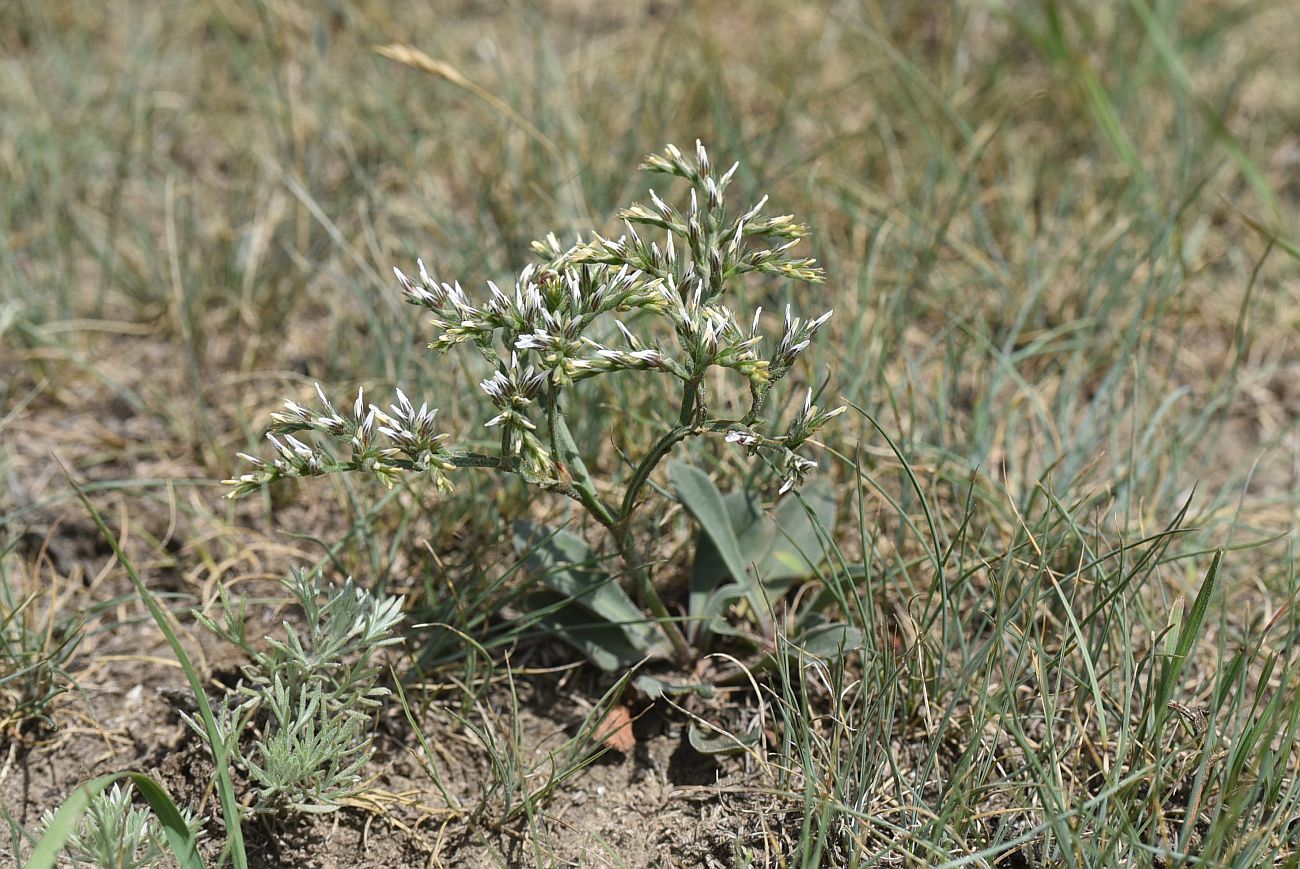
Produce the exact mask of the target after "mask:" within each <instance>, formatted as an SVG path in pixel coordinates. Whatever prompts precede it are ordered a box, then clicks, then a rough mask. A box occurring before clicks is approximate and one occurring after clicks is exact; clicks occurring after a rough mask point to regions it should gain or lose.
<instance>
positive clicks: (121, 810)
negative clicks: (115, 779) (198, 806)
mask: <svg viewBox="0 0 1300 869" xmlns="http://www.w3.org/2000/svg"><path fill="white" fill-rule="evenodd" d="M181 817H182V819H183V820H184V821H185V825H186V826H187V827H189V830H190V833H191V835H195V836H198V835H199V831H200V829H201V828H202V826H203V822H204V821H205V820H206V818H196V817H195V816H194V814H193V812H191V811H190V810H189V809H181ZM53 820H54V812H53V811H47V812H45V814H43V815H42V816H41V822H42V824H43V825H44V826H45V827H46V828H47V829H48V828H49V826H50V824H51V822H53ZM169 854H170V849H169V848H168V847H167V842H166V840H165V838H164V836H163V831H162V827H161V826H160V825H159V823H158V820H157V819H156V818H155V817H154V814H153V812H151V811H150V810H149V809H146V808H143V807H140V806H135V805H132V803H131V789H130V788H129V787H128V788H125V789H124V788H123V787H122V786H121V785H119V784H115V785H113V786H112V787H111V788H110V789H108V790H106V791H101V792H99V793H98V794H96V795H95V796H94V797H93V798H91V800H90V804H89V805H87V806H86V813H85V815H83V816H82V818H81V822H80V823H79V824H78V826H77V829H76V830H75V831H74V832H73V833H72V835H71V836H69V837H68V841H67V843H66V844H65V845H64V846H63V856H65V857H66V858H68V860H70V861H71V862H72V865H74V866H92V867H95V869H152V867H155V866H165V865H171V863H170V862H169V859H168V855H169Z"/></svg>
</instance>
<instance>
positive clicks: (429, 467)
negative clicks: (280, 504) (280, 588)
mask: <svg viewBox="0 0 1300 869" xmlns="http://www.w3.org/2000/svg"><path fill="white" fill-rule="evenodd" d="M316 394H317V396H318V397H319V398H320V403H321V406H320V407H319V408H318V409H311V408H308V407H304V406H303V405H301V404H299V403H298V402H296V401H286V402H285V403H284V410H282V411H280V412H278V413H273V414H271V423H272V425H271V428H270V430H269V431H268V432H267V435H266V437H267V439H268V440H269V441H270V442H271V444H272V446H273V447H274V448H275V456H273V457H272V458H270V459H260V458H257V457H256V456H250V455H248V454H247V453H240V454H239V457H240V458H242V459H243V460H244V461H246V462H248V463H249V464H251V465H252V466H253V470H252V471H251V472H249V473H245V474H241V475H240V476H238V477H236V478H234V479H231V480H225V481H224V482H225V483H226V484H227V485H229V486H233V487H234V488H233V490H232V491H231V493H230V497H232V498H238V497H241V496H243V495H246V494H249V493H251V492H254V491H257V490H258V489H260V488H262V487H263V486H266V485H268V484H270V483H275V482H278V481H279V480H283V479H287V478H292V477H315V476H320V475H322V474H329V473H336V472H339V471H369V472H372V473H375V474H377V475H379V476H380V477H381V478H382V479H384V480H385V482H387V483H389V484H391V483H392V482H393V481H394V480H395V479H396V475H397V473H398V472H400V471H426V472H429V473H431V474H432V475H433V478H434V481H435V483H436V484H437V486H438V487H439V488H440V489H446V488H448V487H449V486H450V483H449V482H448V481H447V478H446V476H445V474H444V472H445V471H448V470H451V468H452V467H453V465H452V463H451V462H450V461H449V458H448V452H447V450H446V448H445V447H444V446H443V441H445V440H446V437H447V436H446V435H445V434H438V433H437V432H436V431H434V427H433V423H434V417H435V416H436V415H437V413H438V411H437V410H430V409H429V406H428V405H427V404H421V405H420V409H419V410H416V409H415V406H414V405H412V404H411V401H410V399H408V398H407V397H406V395H405V393H403V392H402V391H401V390H400V389H399V390H397V402H396V403H395V404H392V405H389V408H388V412H385V411H383V410H380V409H379V408H378V407H376V406H375V405H373V404H367V403H366V400H365V391H364V390H361V389H358V390H357V397H356V401H354V402H353V404H352V412H351V413H350V414H348V413H341V412H339V410H338V409H337V408H335V406H334V405H333V403H331V402H330V400H329V399H328V398H326V397H325V393H324V391H323V390H322V389H321V388H320V384H319V383H318V384H316ZM304 431H314V432H318V433H320V434H323V435H327V436H329V437H330V438H332V439H334V440H335V441H338V442H340V443H344V444H346V445H347V446H348V447H349V448H350V451H351V455H350V457H349V458H348V459H338V458H336V457H334V456H332V455H330V454H328V453H326V452H325V451H323V450H321V449H320V448H318V447H314V446H309V445H308V444H306V443H304V442H303V441H301V440H299V439H298V438H296V437H294V434H296V433H299V432H304Z"/></svg>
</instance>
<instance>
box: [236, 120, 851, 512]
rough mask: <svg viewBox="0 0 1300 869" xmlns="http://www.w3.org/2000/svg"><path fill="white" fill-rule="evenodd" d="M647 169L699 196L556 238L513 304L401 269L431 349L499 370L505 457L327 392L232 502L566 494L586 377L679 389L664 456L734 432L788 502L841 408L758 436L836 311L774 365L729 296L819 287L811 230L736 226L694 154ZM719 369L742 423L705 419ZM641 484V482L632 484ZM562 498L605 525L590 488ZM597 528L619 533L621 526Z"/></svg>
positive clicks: (714, 179)
mask: <svg viewBox="0 0 1300 869" xmlns="http://www.w3.org/2000/svg"><path fill="white" fill-rule="evenodd" d="M644 168H646V169H649V170H651V171H654V172H658V173H663V174H667V175H670V176H674V177H677V178H682V179H685V180H686V181H688V182H689V183H690V191H689V204H688V205H687V207H686V208H685V210H680V209H678V208H677V207H675V206H674V205H672V204H670V203H669V202H667V201H665V199H664V198H662V197H660V196H659V195H658V194H657V193H656V192H655V191H653V190H651V191H650V194H649V204H648V205H645V204H639V203H638V204H633V205H632V206H631V207H629V208H627V209H625V210H624V211H623V212H622V213H621V214H620V218H621V220H622V224H623V227H624V229H625V232H624V233H623V234H621V235H619V236H618V237H617V238H608V237H605V236H603V235H601V234H599V233H592V234H591V235H590V237H589V238H587V239H586V240H584V239H582V238H579V239H577V240H576V241H575V243H574V244H573V245H571V246H570V247H568V248H565V247H564V246H563V245H561V244H560V242H559V240H558V239H556V237H555V236H554V235H548V236H547V237H546V238H545V239H544V240H542V241H539V242H535V243H534V246H533V247H534V250H535V251H536V253H537V254H538V256H539V258H540V261H539V262H537V263H534V264H531V265H529V266H527V267H526V268H524V269H523V271H521V272H520V274H519V276H518V278H517V279H516V280H515V282H514V286H513V288H512V289H509V290H504V289H502V288H501V287H499V286H498V285H497V284H495V283H492V282H490V281H489V282H488V284H487V288H486V293H485V294H483V297H481V298H474V297H472V296H471V294H469V293H466V292H465V290H464V289H463V288H462V287H461V285H460V284H459V283H446V282H442V281H439V280H437V279H436V278H435V277H434V276H433V275H431V274H430V272H429V270H428V269H427V268H426V267H425V265H424V263H423V262H420V263H419V270H418V276H417V277H414V278H413V277H410V276H408V275H406V274H404V273H403V272H401V271H400V270H396V269H395V270H394V271H395V273H396V276H397V282H398V289H399V292H400V294H401V295H402V297H403V298H404V299H405V300H406V301H407V302H409V303H411V304H413V305H418V306H420V307H422V308H424V309H426V310H427V311H429V312H430V313H431V314H432V319H431V321H430V322H431V324H432V325H433V327H434V329H435V330H436V335H435V337H434V339H433V341H432V343H431V344H430V347H431V348H434V349H437V350H440V351H447V350H449V349H451V348H453V347H456V346H459V345H470V346H472V347H474V348H475V349H476V350H477V351H478V352H479V354H480V355H481V356H483V357H484V358H485V359H486V360H487V361H488V363H489V364H490V365H491V368H492V373H491V374H490V376H488V377H487V378H486V379H484V380H483V381H482V382H481V384H480V385H481V387H482V389H483V392H484V393H485V394H486V395H487V397H488V399H489V400H490V401H491V404H492V406H493V408H494V409H495V413H494V414H493V415H492V416H491V418H490V419H488V420H487V422H486V425H487V426H489V427H493V428H498V429H499V430H500V433H501V452H500V455H498V456H481V455H472V454H468V453H463V452H457V451H451V450H448V449H447V448H446V447H445V446H444V444H443V441H444V436H443V435H440V434H437V433H435V431H434V429H433V420H434V412H433V411H429V410H428V409H427V408H426V407H424V406H422V407H421V408H420V409H419V410H418V411H417V410H415V409H414V407H413V405H412V404H411V402H410V401H409V400H408V399H407V398H406V396H405V395H403V394H402V393H401V392H400V391H399V392H398V400H397V402H396V403H395V404H393V405H392V406H391V407H390V409H389V411H381V410H379V409H378V408H377V407H375V406H374V405H366V403H365V402H364V400H363V397H362V395H361V394H360V393H358V396H357V400H356V402H355V404H354V406H353V412H352V414H351V415H348V414H344V413H340V412H338V411H337V410H336V409H335V408H334V406H333V405H331V404H330V402H329V401H328V400H327V399H326V398H325V396H324V394H323V393H320V391H319V389H318V393H319V397H320V402H321V407H320V408H319V409H309V408H306V407H303V406H302V405H299V404H297V403H295V402H287V403H286V405H285V409H284V410H283V411H281V412H280V413H277V414H275V415H274V416H273V417H272V419H273V422H274V425H273V426H272V429H271V433H270V435H269V436H270V438H271V441H272V444H273V446H274V448H275V452H276V456H275V457H273V458H271V459H269V460H260V459H255V458H250V457H246V458H248V460H249V461H250V462H252V464H253V471H252V472H251V473H247V474H244V475H242V476H240V477H238V478H237V479H235V480H231V481H228V482H230V483H231V484H232V485H234V486H235V491H234V493H233V494H234V495H242V494H246V493H248V492H250V491H252V490H254V489H256V488H257V487H258V486H260V485H263V484H265V483H269V482H273V481H275V480H277V479H280V478H284V477H296V476H311V475H316V474H321V473H328V472H331V471H339V470H368V471H373V472H376V473H378V474H379V475H380V476H381V477H382V478H384V479H385V481H387V482H390V483H391V482H392V479H393V475H394V474H395V473H396V472H397V471H400V470H415V471H426V472H431V473H432V474H433V475H434V477H435V479H436V480H437V481H438V483H439V485H440V486H445V485H447V481H446V477H445V475H444V472H445V471H447V470H449V469H450V468H452V467H456V466H462V467H463V466H478V467H494V468H497V469H500V470H505V471H508V472H513V473H519V474H521V475H524V476H526V477H527V478H529V479H531V480H532V481H533V482H539V483H542V484H543V485H545V486H547V487H549V488H553V489H555V490H566V487H567V485H568V483H567V480H568V478H567V476H566V474H567V473H570V472H572V471H573V468H571V467H570V466H571V465H572V464H573V463H574V459H575V458H576V457H577V452H576V447H574V448H572V449H569V448H565V449H563V450H561V446H563V445H564V444H567V443H569V441H570V438H569V436H568V433H567V426H566V424H565V422H564V413H565V407H564V406H563V404H562V401H561V396H562V394H563V393H564V392H565V391H566V390H568V389H570V388H571V387H573V386H574V384H576V383H578V382H580V381H583V380H586V379H588V378H592V377H597V376H601V375H607V374H612V373H616V372H626V371H647V372H655V373H657V374H659V375H661V376H664V377H667V378H669V379H670V380H672V381H676V382H677V384H678V390H679V391H680V393H681V396H682V401H681V404H680V412H679V415H678V419H677V420H676V423H677V425H676V428H674V429H673V431H672V432H670V433H669V435H666V437H668V438H669V440H668V441H667V443H668V446H669V447H671V444H672V443H675V442H676V441H677V440H680V439H681V438H682V437H685V436H687V435H689V434H702V433H705V432H728V435H727V439H728V440H731V441H733V442H736V443H740V444H742V445H744V446H745V447H746V448H748V449H750V450H752V451H757V452H761V453H764V454H767V455H768V458H769V460H770V461H771V463H772V464H773V466H774V467H776V468H777V469H778V471H779V472H780V474H781V476H782V481H783V491H784V490H788V489H789V488H791V487H792V486H795V485H798V483H799V482H800V481H801V480H802V479H803V475H804V473H805V472H806V470H807V469H808V468H809V467H810V466H811V462H809V461H808V460H807V459H803V458H800V457H799V456H797V455H796V454H795V452H794V451H795V450H796V449H798V448H799V447H800V446H801V445H802V444H804V443H805V442H806V441H807V439H808V437H809V436H810V435H812V434H813V433H814V432H815V431H816V430H817V429H818V428H820V427H821V426H822V425H825V424H826V422H827V421H829V420H830V419H832V418H833V417H834V416H835V415H837V414H838V413H839V412H841V410H842V409H837V410H834V411H831V412H829V413H821V412H819V411H817V409H816V408H813V407H812V406H811V397H810V400H809V402H808V403H807V404H806V406H805V408H804V412H803V413H802V414H801V415H800V416H799V417H798V418H797V419H796V420H795V422H794V423H792V425H791V427H790V429H789V430H788V431H787V433H786V434H785V435H782V436H780V437H767V436H764V435H762V434H761V433H759V432H758V431H757V427H758V426H759V425H760V424H761V417H762V412H763V410H764V407H765V404H766V401H767V396H768V393H769V391H770V390H771V389H772V387H773V385H774V384H776V383H777V382H778V381H780V380H782V379H783V378H784V377H786V375H787V374H789V372H790V371H791V370H792V369H793V368H794V366H795V365H796V362H797V360H798V359H799V357H800V355H801V354H802V353H803V352H804V351H805V350H806V349H807V348H808V347H809V345H810V344H811V342H812V340H813V339H814V337H815V336H816V335H817V333H818V331H819V330H820V329H821V328H822V327H823V326H824V325H825V324H826V322H827V321H828V320H829V319H830V316H831V312H830V311H826V312H825V313H823V314H821V315H819V316H816V317H813V318H809V319H803V318H801V317H798V316H795V315H794V314H793V313H792V312H791V310H790V308H789V306H787V307H786V311H785V321H784V328H783V330H782V333H781V335H780V336H779V338H777V340H775V341H774V342H772V343H771V345H770V348H769V349H767V350H766V351H765V350H764V346H765V344H766V343H767V342H766V340H765V337H764V335H763V333H762V331H761V326H762V309H758V310H756V311H754V313H753V314H752V316H747V317H746V318H745V320H746V321H747V323H748V327H746V326H743V325H741V323H742V321H741V320H740V319H739V318H738V317H737V315H736V313H735V312H734V311H733V310H732V308H730V307H728V305H727V304H725V303H724V296H725V295H726V293H727V292H728V290H729V289H730V287H731V284H732V283H733V282H734V279H736V278H737V277H739V276H742V275H745V274H748V273H753V272H758V273H763V274H768V275H775V276H779V277H784V278H790V279H795V280H800V281H809V282H820V281H821V280H823V274H822V271H821V269H820V268H819V267H818V266H817V265H816V262H815V261H814V260H812V259H806V258H799V257H795V256H793V255H792V254H791V251H792V249H793V248H794V247H795V246H796V245H797V244H798V243H799V242H800V240H801V239H803V238H805V237H806V236H807V234H808V231H807V228H806V227H804V226H803V225H801V224H799V223H797V222H795V221H794V220H793V218H792V217H790V216H789V215H777V216H767V215H764V214H763V213H762V211H763V208H764V206H765V205H766V202H767V197H763V198H762V199H761V200H760V201H759V202H758V203H757V204H756V205H754V206H753V207H751V208H747V209H745V210H743V211H740V212H738V213H736V214H734V215H732V214H729V213H728V209H727V207H726V192H727V188H728V186H729V185H730V184H731V182H732V180H733V179H734V177H735V174H736V171H737V166H735V165H733V166H732V167H731V168H730V169H728V170H727V171H726V172H724V173H722V174H720V175H719V174H717V173H715V171H714V169H713V166H712V164H711V162H710V160H709V156H708V153H707V152H706V151H705V149H704V147H703V146H702V145H700V144H699V143H697V145H696V149H695V153H694V155H693V157H690V156H687V155H685V154H683V153H682V152H681V151H680V150H679V149H678V148H676V147H673V146H671V145H670V146H668V147H667V148H666V149H665V151H664V152H663V153H662V154H657V155H652V156H651V157H649V158H648V159H647V162H646V163H645V165H644ZM652 236H654V237H652ZM656 324H661V325H660V326H658V327H657V326H656ZM715 368H723V369H728V370H730V371H734V372H736V373H737V374H738V375H740V376H741V377H743V378H745V379H746V380H747V382H748V384H749V391H750V396H751V400H750V406H749V408H748V409H747V410H746V411H745V412H744V413H743V414H742V415H741V416H740V417H739V418H737V419H728V420H723V419H719V418H716V417H714V416H712V415H711V414H710V412H709V406H710V402H709V400H708V398H709V397H708V395H707V390H706V373H707V372H708V371H709V370H710V369H715ZM710 382H711V381H710ZM302 431H314V432H317V433H319V434H321V435H324V436H326V437H329V438H331V439H333V440H335V441H339V442H342V443H345V444H347V445H348V446H349V447H350V450H351V456H350V458H349V459H347V460H345V461H340V460H337V459H334V458H332V457H331V456H329V455H327V454H325V453H323V452H322V451H320V450H319V449H317V448H316V447H313V446H310V445H308V444H306V443H304V442H302V441H301V440H298V439H297V438H295V437H294V436H293V435H294V434H295V433H298V432H302ZM280 436H283V440H281V439H280ZM557 451H560V452H563V453H564V454H563V455H557V454H556V452H557ZM662 458H663V451H660V450H652V451H651V454H650V456H648V458H647V460H648V461H650V462H651V463H652V464H653V463H657V462H658V461H660V460H661V459H662ZM561 468H563V469H565V470H564V472H560V471H559V469H561ZM652 469H653V468H652V467H651V468H650V469H649V470H652ZM581 470H582V469H579V471H581ZM644 477H645V474H642V473H640V472H638V473H637V474H636V475H635V476H634V478H633V479H635V480H637V481H638V482H637V483H636V485H638V486H639V485H641V484H643V483H644ZM579 482H580V483H581V482H582V481H581V480H579ZM567 491H570V493H571V494H574V496H575V497H579V498H580V500H583V501H584V503H585V504H586V505H587V506H588V507H589V508H596V512H597V513H598V514H600V513H602V511H601V510H600V509H599V507H600V505H599V504H598V503H597V497H596V495H595V488H594V486H588V487H586V488H584V487H583V486H579V487H578V488H577V489H574V490H567ZM634 503H635V497H631V498H629V499H627V502H626V505H625V509H630V508H631V506H633V505H634ZM604 512H605V513H608V511H604ZM601 518H602V521H607V522H613V521H618V520H619V517H617V516H614V515H613V514H608V515H602V517H601Z"/></svg>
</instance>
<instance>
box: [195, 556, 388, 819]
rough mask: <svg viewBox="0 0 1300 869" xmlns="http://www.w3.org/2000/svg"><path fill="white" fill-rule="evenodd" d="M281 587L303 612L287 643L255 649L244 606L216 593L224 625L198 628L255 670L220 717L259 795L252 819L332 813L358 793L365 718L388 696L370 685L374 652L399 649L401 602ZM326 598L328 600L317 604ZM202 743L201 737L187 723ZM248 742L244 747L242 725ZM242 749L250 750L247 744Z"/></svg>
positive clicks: (362, 593)
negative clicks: (235, 650)
mask: <svg viewBox="0 0 1300 869" xmlns="http://www.w3.org/2000/svg"><path fill="white" fill-rule="evenodd" d="M282 585H283V586H284V588H285V590H287V591H288V592H289V593H290V595H291V596H292V597H293V599H294V601H295V603H297V604H298V606H299V607H300V608H301V609H302V611H303V616H304V622H305V626H306V627H305V631H303V632H299V631H298V630H297V629H295V628H294V627H293V626H292V625H291V624H289V623H288V622H285V624H284V630H285V638H284V639H283V640H276V639H271V638H268V639H267V642H268V643H269V645H270V649H269V651H262V650H260V649H257V648H254V646H253V644H252V643H250V642H249V641H248V638H247V635H246V633H245V631H246V624H247V621H246V609H247V607H246V602H245V601H244V600H243V599H242V598H241V599H240V600H239V601H238V603H236V602H235V601H233V600H231V598H230V596H229V594H228V593H227V592H226V591H225V589H222V591H221V612H222V621H220V622H218V621H216V620H215V619H213V618H211V617H209V616H206V615H204V614H202V613H198V614H196V615H197V617H198V619H199V621H200V622H201V623H202V624H203V625H204V626H205V627H207V628H208V629H209V630H212V631H213V632H214V633H216V634H217V635H218V636H220V637H221V638H223V639H225V640H226V641H227V642H230V643H232V644H234V645H235V646H237V647H239V648H240V649H242V650H243V651H244V653H245V654H246V655H247V656H248V657H249V659H250V661H251V663H250V664H249V665H247V666H245V667H244V669H243V679H242V680H241V681H240V683H239V685H238V686H237V688H236V689H235V692H234V695H233V697H232V698H231V700H232V702H228V703H227V704H225V705H224V706H222V707H221V710H220V713H219V723H220V729H221V730H222V732H223V735H224V737H225V738H226V739H227V741H228V742H229V743H230V744H229V750H230V753H231V756H233V757H234V758H235V759H236V761H237V762H238V763H239V765H240V766H242V767H243V768H244V769H245V770H246V771H247V773H248V776H249V779H250V780H251V781H252V783H253V784H254V785H255V787H256V791H255V798H254V800H253V802H252V804H251V806H250V811H251V812H252V813H254V814H259V813H275V812H281V811H298V812H308V813H321V812H330V811H333V810H335V809H337V808H338V806H339V800H341V799H343V798H344V797H347V796H351V795H352V794H354V793H356V792H357V791H358V790H359V789H360V786H361V770H362V768H363V767H364V766H365V764H366V763H367V762H368V761H369V760H370V757H371V754H372V753H373V747H372V742H371V736H370V732H369V725H370V719H371V717H372V715H373V713H374V710H375V708H376V707H378V705H379V698H381V697H383V696H384V695H386V694H387V693H388V691H387V689H385V688H382V687H379V686H377V685H376V682H377V680H378V678H379V676H380V675H381V673H382V668H381V667H380V666H379V665H377V664H376V663H375V662H374V655H375V653H376V652H377V651H378V650H379V649H381V648H383V647H385V646H390V645H393V644H395V643H400V642H401V636H400V635H398V634H397V633H396V627H397V624H398V622H400V621H401V620H402V600H403V599H402V598H401V597H382V598H381V597H376V596H375V595H372V594H371V593H370V592H368V591H366V590H364V589H361V588H358V587H357V586H356V585H355V584H353V582H352V580H351V579H349V580H347V581H346V582H345V583H344V584H343V585H342V586H341V587H329V588H322V587H321V586H320V584H319V579H318V577H317V576H315V575H313V574H308V573H306V572H302V571H295V572H294V573H292V574H291V575H290V576H289V577H288V578H287V579H285V580H283V581H282ZM322 594H323V596H324V602H322V601H321V596H322ZM186 720H187V722H189V724H190V726H191V727H192V728H193V729H194V730H195V731H196V732H197V733H198V734H199V735H200V736H203V737H204V738H205V739H206V738H207V731H206V730H205V729H204V728H203V727H202V725H200V724H198V723H197V722H195V721H193V720H192V719H190V718H189V717H188V716H186ZM250 724H251V725H252V726H253V730H254V737H253V738H252V739H251V740H246V741H241V739H240V736H241V735H242V734H243V733H244V731H245V730H246V729H247V727H248V725H250ZM244 742H248V743H249V744H248V745H245V744H243V743H244Z"/></svg>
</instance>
